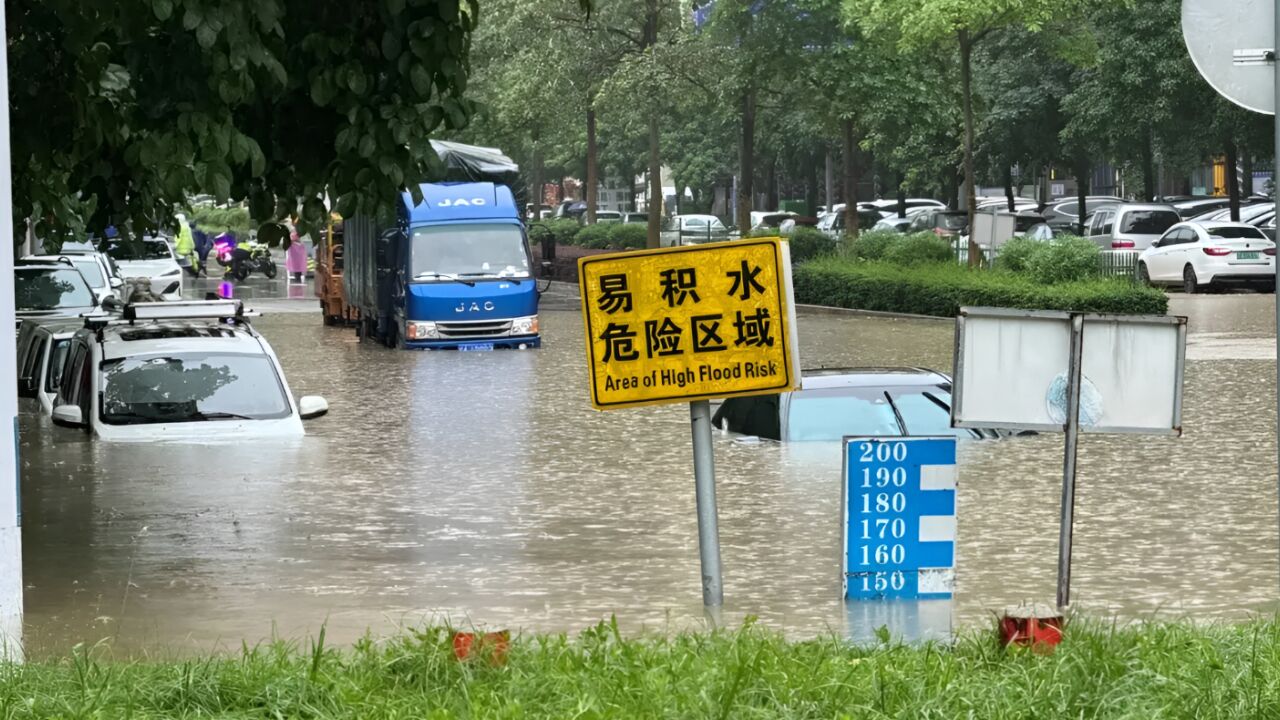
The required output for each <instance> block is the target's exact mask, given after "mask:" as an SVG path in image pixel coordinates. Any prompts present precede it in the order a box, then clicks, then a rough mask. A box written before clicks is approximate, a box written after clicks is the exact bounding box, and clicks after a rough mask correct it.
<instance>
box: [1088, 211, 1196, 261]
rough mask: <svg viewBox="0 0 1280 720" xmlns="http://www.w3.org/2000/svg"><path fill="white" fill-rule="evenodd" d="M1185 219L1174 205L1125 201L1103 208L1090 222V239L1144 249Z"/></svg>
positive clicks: (1111, 247)
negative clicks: (1121, 203) (1179, 214)
mask: <svg viewBox="0 0 1280 720" xmlns="http://www.w3.org/2000/svg"><path fill="white" fill-rule="evenodd" d="M1179 222H1182V218H1181V217H1179V216H1178V211H1177V210H1174V209H1173V206H1171V205H1156V204H1149V203H1125V204H1123V205H1113V206H1108V207H1104V208H1101V209H1099V210H1098V211H1097V212H1096V213H1094V215H1093V219H1092V220H1091V221H1090V222H1089V239H1090V240H1093V241H1094V242H1095V243H1097V244H1098V246H1099V247H1101V248H1102V249H1103V250H1135V251H1142V250H1146V249H1147V248H1148V247H1151V243H1153V242H1155V241H1156V240H1157V239H1158V238H1159V237H1160V236H1161V235H1163V234H1164V233H1165V231H1166V230H1168V229H1169V228H1171V227H1173V226H1174V225H1176V224H1178V223H1179Z"/></svg>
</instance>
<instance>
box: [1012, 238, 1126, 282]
mask: <svg viewBox="0 0 1280 720" xmlns="http://www.w3.org/2000/svg"><path fill="white" fill-rule="evenodd" d="M1101 262H1102V257H1101V250H1099V249H1098V245H1097V244H1096V243H1094V242H1093V241H1092V240H1088V239H1086V238H1080V237H1073V236H1065V237H1060V238H1055V239H1053V240H1050V241H1043V240H1031V239H1029V238H1021V237H1020V238H1014V239H1012V240H1010V241H1009V242H1007V243H1005V244H1004V246H1003V247H1001V248H1000V254H999V255H997V256H996V263H995V264H996V267H997V268H999V269H1001V270H1008V271H1009V272H1016V273H1022V274H1025V275H1026V276H1027V277H1030V278H1032V279H1033V280H1035V281H1036V282H1039V283H1044V284H1046V285H1051V284H1053V283H1059V282H1074V281H1077V280H1088V279H1090V278H1095V277H1098V274H1099V271H1100V268H1101Z"/></svg>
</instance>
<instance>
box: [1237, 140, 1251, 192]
mask: <svg viewBox="0 0 1280 720" xmlns="http://www.w3.org/2000/svg"><path fill="white" fill-rule="evenodd" d="M1240 174H1241V175H1242V176H1243V179H1244V182H1243V183H1242V184H1241V185H1240V194H1241V195H1242V196H1243V197H1252V196H1253V155H1252V154H1251V153H1250V152H1249V148H1247V147H1244V146H1241V147H1240Z"/></svg>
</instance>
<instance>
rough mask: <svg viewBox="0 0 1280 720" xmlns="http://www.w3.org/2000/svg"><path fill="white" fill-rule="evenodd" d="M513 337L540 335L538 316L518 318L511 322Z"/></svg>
mask: <svg viewBox="0 0 1280 720" xmlns="http://www.w3.org/2000/svg"><path fill="white" fill-rule="evenodd" d="M511 334H512V335H537V334H538V316H537V315H529V316H527V317H518V318H516V319H515V320H512V321H511Z"/></svg>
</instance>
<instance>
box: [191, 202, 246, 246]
mask: <svg viewBox="0 0 1280 720" xmlns="http://www.w3.org/2000/svg"><path fill="white" fill-rule="evenodd" d="M187 218H188V219H189V220H190V221H191V223H192V224H193V225H195V226H196V227H197V228H199V229H201V230H203V231H205V232H206V233H209V234H210V235H217V234H219V233H222V232H223V231H226V230H230V231H231V232H233V233H235V234H236V237H239V238H243V237H245V236H247V235H248V234H249V228H250V227H252V222H251V220H250V219H249V211H248V210H247V209H246V208H244V207H242V206H240V205H232V206H230V207H225V208H220V207H211V206H208V205H197V206H196V207H194V208H192V209H191V211H190V212H189V213H188V215H187Z"/></svg>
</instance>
